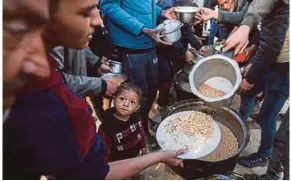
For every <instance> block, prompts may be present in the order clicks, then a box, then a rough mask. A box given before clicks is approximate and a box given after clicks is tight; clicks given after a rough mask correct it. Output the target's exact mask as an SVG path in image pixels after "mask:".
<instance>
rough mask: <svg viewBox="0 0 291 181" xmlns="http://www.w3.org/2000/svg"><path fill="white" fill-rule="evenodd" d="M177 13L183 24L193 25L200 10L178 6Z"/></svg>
mask: <svg viewBox="0 0 291 181" xmlns="http://www.w3.org/2000/svg"><path fill="white" fill-rule="evenodd" d="M175 12H176V14H177V17H178V19H179V20H180V21H181V22H183V23H187V24H193V23H194V20H195V15H196V12H198V8H197V7H191V6H177V7H175Z"/></svg>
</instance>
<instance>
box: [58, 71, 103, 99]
mask: <svg viewBox="0 0 291 181" xmlns="http://www.w3.org/2000/svg"><path fill="white" fill-rule="evenodd" d="M61 73H62V74H63V76H64V78H65V81H66V85H67V86H68V87H69V89H70V90H71V91H73V92H75V93H77V94H79V95H82V96H88V95H90V94H94V95H96V94H101V93H102V92H104V91H103V90H104V88H103V86H104V84H103V83H102V81H104V80H103V79H101V78H96V77H87V76H75V75H71V74H67V73H66V72H61Z"/></svg>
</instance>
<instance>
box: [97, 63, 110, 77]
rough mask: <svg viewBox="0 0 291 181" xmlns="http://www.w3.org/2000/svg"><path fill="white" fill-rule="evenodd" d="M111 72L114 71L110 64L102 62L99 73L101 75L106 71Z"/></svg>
mask: <svg viewBox="0 0 291 181" xmlns="http://www.w3.org/2000/svg"><path fill="white" fill-rule="evenodd" d="M110 72H112V70H111V68H110V67H109V66H108V65H106V64H104V63H102V65H101V66H100V68H99V69H98V73H99V74H100V75H103V74H106V73H110Z"/></svg>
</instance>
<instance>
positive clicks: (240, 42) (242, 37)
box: [223, 25, 250, 55]
mask: <svg viewBox="0 0 291 181" xmlns="http://www.w3.org/2000/svg"><path fill="white" fill-rule="evenodd" d="M249 34H250V27H248V26H247V25H241V26H240V27H239V28H238V29H237V30H236V31H235V32H234V33H232V34H231V35H230V36H229V37H228V38H227V40H226V42H225V43H224V47H223V52H227V51H228V50H230V49H233V48H235V51H234V55H237V54H238V53H239V52H240V51H241V50H242V49H243V48H244V47H245V45H246V44H247V42H248V39H249Z"/></svg>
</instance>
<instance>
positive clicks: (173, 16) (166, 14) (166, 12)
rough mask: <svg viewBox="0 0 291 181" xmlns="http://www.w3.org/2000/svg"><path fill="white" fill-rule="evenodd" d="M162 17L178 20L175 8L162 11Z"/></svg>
mask: <svg viewBox="0 0 291 181" xmlns="http://www.w3.org/2000/svg"><path fill="white" fill-rule="evenodd" d="M162 16H164V17H165V18H167V19H177V15H176V13H175V8H173V7H172V8H170V9H167V10H163V11H162Z"/></svg>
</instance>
